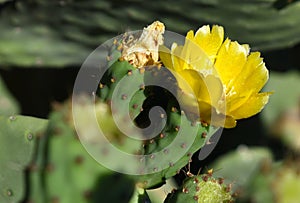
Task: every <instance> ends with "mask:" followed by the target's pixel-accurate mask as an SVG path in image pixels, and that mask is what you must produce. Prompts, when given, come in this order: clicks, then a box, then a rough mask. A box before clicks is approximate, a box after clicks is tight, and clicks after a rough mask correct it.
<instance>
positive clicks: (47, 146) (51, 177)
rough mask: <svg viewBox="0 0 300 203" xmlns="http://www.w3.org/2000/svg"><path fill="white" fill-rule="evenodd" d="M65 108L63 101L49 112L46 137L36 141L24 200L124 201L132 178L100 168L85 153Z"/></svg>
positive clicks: (67, 106)
mask: <svg viewBox="0 0 300 203" xmlns="http://www.w3.org/2000/svg"><path fill="white" fill-rule="evenodd" d="M69 107H70V103H68V102H67V103H66V104H65V105H63V106H59V107H57V110H56V111H55V112H53V113H52V114H51V115H50V120H49V127H48V131H47V136H45V137H44V139H41V140H40V142H39V144H40V147H39V149H38V154H37V157H36V159H35V160H34V162H33V163H32V167H31V170H30V195H29V198H28V200H29V201H33V202H57V201H58V202H63V203H64V202H66V203H67V202H74V201H76V202H78V203H84V202H102V201H103V202H122V201H124V202H128V201H129V200H130V199H131V197H132V195H133V193H134V188H135V183H134V181H133V180H132V179H131V178H130V177H128V176H125V175H122V174H117V173H115V172H113V171H110V170H108V169H106V168H104V167H103V166H102V165H100V164H99V163H97V162H96V161H95V160H94V159H93V158H92V157H91V156H90V154H88V152H87V151H86V150H85V148H84V147H83V146H82V144H81V143H80V141H79V138H78V137H77V135H76V133H75V130H74V126H73V121H72V119H71V111H70V110H71V109H70V108H69ZM83 109H84V108H83ZM87 127H88V126H87ZM86 130H87V129H86Z"/></svg>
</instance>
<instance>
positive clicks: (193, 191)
mask: <svg viewBox="0 0 300 203" xmlns="http://www.w3.org/2000/svg"><path fill="white" fill-rule="evenodd" d="M223 181H224V179H223V178H219V179H216V178H214V177H212V173H210V171H209V173H208V174H203V175H198V176H191V177H188V178H187V179H186V180H185V181H184V183H183V185H182V186H181V187H180V188H179V189H178V190H175V191H173V192H172V193H170V194H169V195H168V196H167V198H166V200H165V201H164V202H165V203H175V202H197V203H198V202H199V203H203V202H211V203H214V202H218V203H229V202H233V197H232V194H231V184H228V185H226V184H224V182H223Z"/></svg>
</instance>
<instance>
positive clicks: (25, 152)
mask: <svg viewBox="0 0 300 203" xmlns="http://www.w3.org/2000/svg"><path fill="white" fill-rule="evenodd" d="M46 125H47V121H46V120H43V119H37V118H31V117H26V116H0V126H1V128H0V143H1V148H0V160H1V162H0V168H1V171H0V202H19V201H21V200H22V199H23V198H24V195H25V182H24V180H25V173H24V170H25V169H26V167H27V166H28V164H29V162H30V161H31V159H32V157H33V156H34V148H35V142H36V140H37V139H38V137H39V136H41V134H40V133H41V132H43V131H44V130H45V128H46Z"/></svg>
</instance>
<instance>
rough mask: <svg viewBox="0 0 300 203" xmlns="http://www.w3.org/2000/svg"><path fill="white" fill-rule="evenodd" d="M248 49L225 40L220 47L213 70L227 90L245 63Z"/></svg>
mask: <svg viewBox="0 0 300 203" xmlns="http://www.w3.org/2000/svg"><path fill="white" fill-rule="evenodd" d="M248 53H249V48H247V46H242V45H240V44H239V43H238V42H231V41H230V40H229V39H226V40H225V42H224V43H223V45H222V46H221V48H220V50H219V52H218V55H217V59H216V62H215V68H216V70H217V71H218V73H219V76H220V78H221V80H222V82H223V84H224V85H225V86H226V88H227V89H230V88H231V85H232V84H231V83H232V82H233V79H234V78H236V77H238V75H239V74H240V73H241V71H242V69H243V67H244V65H245V64H246V61H247V55H248Z"/></svg>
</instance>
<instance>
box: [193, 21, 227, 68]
mask: <svg viewBox="0 0 300 203" xmlns="http://www.w3.org/2000/svg"><path fill="white" fill-rule="evenodd" d="M223 40H224V29H223V27H222V26H217V25H214V26H213V27H212V29H211V30H210V27H209V25H206V26H202V27H201V28H200V29H198V31H197V32H196V34H195V42H196V43H197V44H198V45H199V46H200V47H201V48H202V49H203V50H204V52H205V53H206V54H207V55H208V57H209V58H210V60H211V61H212V62H214V60H215V58H216V55H217V53H218V51H219V49H220V47H221V45H222V42H223Z"/></svg>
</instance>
